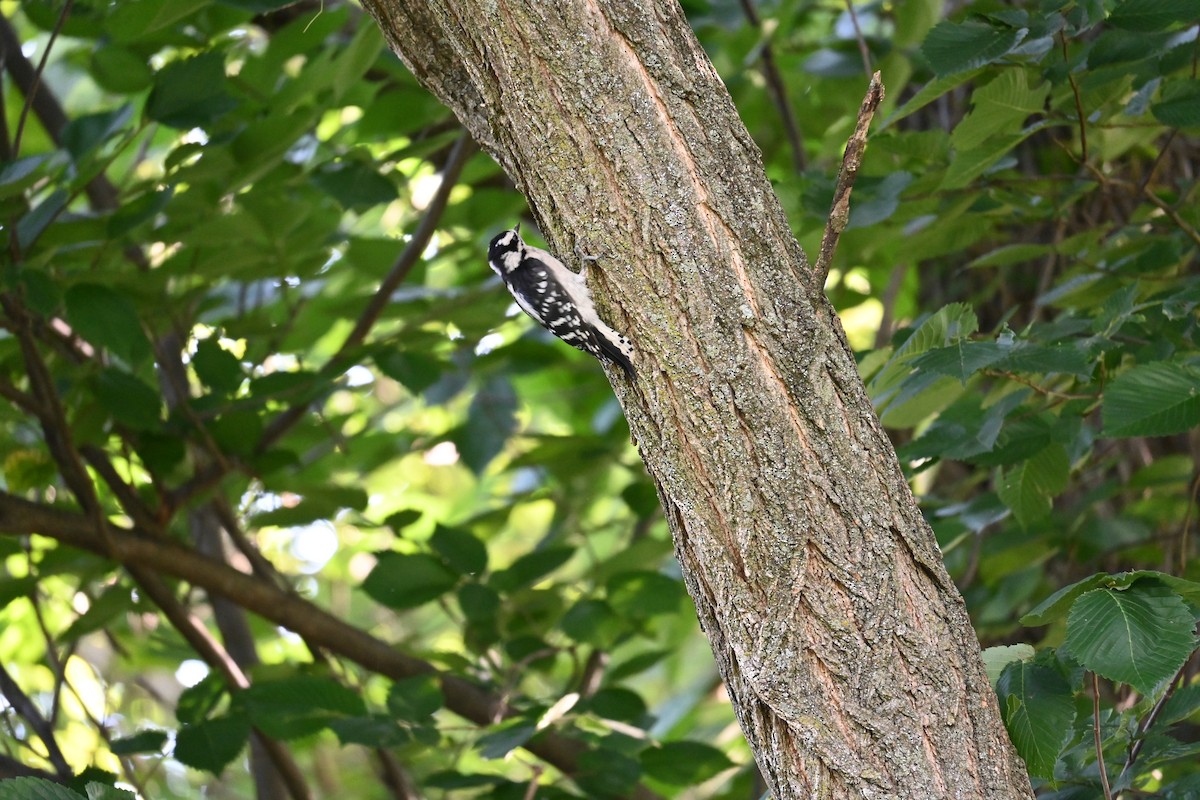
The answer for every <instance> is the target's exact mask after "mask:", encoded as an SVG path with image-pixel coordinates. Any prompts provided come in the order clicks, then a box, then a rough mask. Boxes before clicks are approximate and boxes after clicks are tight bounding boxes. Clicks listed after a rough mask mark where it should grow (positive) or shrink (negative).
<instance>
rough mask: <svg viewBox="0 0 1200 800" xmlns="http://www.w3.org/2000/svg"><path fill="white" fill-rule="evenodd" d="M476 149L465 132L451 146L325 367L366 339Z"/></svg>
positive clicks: (300, 410) (297, 408) (287, 416)
mask: <svg viewBox="0 0 1200 800" xmlns="http://www.w3.org/2000/svg"><path fill="white" fill-rule="evenodd" d="M476 149H477V148H476V146H475V143H474V141H472V139H471V137H470V136H469V135H468V134H466V133H464V134H463V135H462V136H461V137H460V138H459V140H458V141H457V142H455V143H454V148H453V149H452V150H451V151H450V156H449V158H448V159H447V160H446V166H445V167H443V168H442V182H441V184H440V185H439V186H438V189H437V191H436V192H435V193H434V195H433V199H431V200H430V201H429V205H428V206H426V208H425V214H424V216H422V217H421V221H420V223H418V224H417V229H416V230H415V231H413V234H412V238H411V239H409V241H408V244H407V245H406V246H405V248H404V250H403V252H401V253H400V257H399V258H398V259H397V260H396V263H395V264H394V265H393V266H392V269H391V271H390V272H388V274H387V276H386V277H385V278H384V279H383V282H382V283H380V284H379V289H378V290H377V291H376V292H375V294H374V295H373V296H372V297H371V300H370V302H368V303H367V307H366V308H364V309H363V312H362V314H360V315H359V317H358V321H357V322H355V323H354V328H353V329H352V330H351V331H350V333H349V334H348V335H347V336H346V339H345V341H343V342H342V346H341V347H339V348H338V350H337V352H336V353H334V355H333V357H332V358H330V359H329V363H328V364H327V365H326V366H327V367H328V366H329V365H332V364H337V363H339V362H340V361H342V360H343V359H344V358H345V357H346V356H347V355H348V354H349V353H350V351H352V350H353V349H354V348H356V347H358V346H359V345H360V344H362V343H363V342H364V341H366V338H367V334H368V333H370V331H371V328H372V327H374V325H375V323H376V322H377V321H378V320H379V315H380V314H382V313H383V310H384V309H385V308H387V305H388V303H390V302H391V301H392V294H393V293H394V292H395V291H396V289H397V288H398V287H399V286H400V284H401V283H403V282H404V279H405V278H407V277H408V273H410V272H411V271H412V269H413V267H415V266H416V265H417V263H418V262H419V261H420V260H421V255H422V254H423V253H424V252H425V249H426V248H427V247H429V241H430V240H431V239H432V238H433V234H434V233H436V232H437V228H438V224H439V223H441V220H442V214H443V213H444V212H445V210H446V204H447V203H448V202H449V200H450V192H451V191H452V190H453V189H454V187H455V186H457V185H458V179H459V176H460V175H461V174H462V169H463V167H464V166H465V165H466V163H467V160H468V159H469V158H470V157H471V155H472V154H474V152H475V150H476ZM307 412H308V406H307V405H306V404H301V405H294V406H292V407H291V408H289V409H288V410H287V411H284V412H283V413H281V414H280V415H279V416H278V417H276V418H275V419H274V420H272V421H271V423H270V424H269V425H268V426H267V429H266V430H265V431H263V435H262V439H261V440H260V441H259V443H258V452H260V453H261V452H262V451H264V450H266V449H267V448H268V447H270V446H271V445H273V444H274V443H275V442H277V441H279V439H280V437H282V436H283V435H284V434H285V433H287V431H288V430H290V429H291V427H292V426H293V425H295V424H296V423H297V422H299V421H300V419H301V418H302V417H303V416H304V415H305V413H307Z"/></svg>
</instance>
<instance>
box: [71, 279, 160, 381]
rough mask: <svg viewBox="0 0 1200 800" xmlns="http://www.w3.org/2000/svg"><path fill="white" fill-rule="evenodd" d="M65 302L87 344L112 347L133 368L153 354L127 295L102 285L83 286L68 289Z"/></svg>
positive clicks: (76, 328)
mask: <svg viewBox="0 0 1200 800" xmlns="http://www.w3.org/2000/svg"><path fill="white" fill-rule="evenodd" d="M63 299H64V300H65V302H66V307H67V321H68V322H70V323H71V327H72V328H73V329H74V330H75V332H76V333H78V334H79V335H80V336H82V337H83V338H84V339H86V340H87V341H89V342H91V343H92V344H94V345H96V346H99V347H106V348H108V349H109V350H110V351H112V352H113V353H115V354H116V355H118V356H120V357H121V358H122V359H123V360H124V361H125V362H126V363H127V364H130V365H137V364H138V363H140V362H141V361H142V360H143V359H145V358H147V357H148V356H149V355H150V340H149V339H147V338H146V334H145V332H144V331H143V330H142V323H141V320H139V318H138V314H137V309H136V308H135V307H134V305H133V303H132V302H131V301H130V299H129V298H128V297H126V296H125V295H124V294H121V293H120V292H117V291H115V290H113V289H110V288H109V287H107V286H102V285H100V284H95V283H79V284H76V285H74V286H72V287H71V288H70V289H67V291H66V294H65V295H64V296H63Z"/></svg>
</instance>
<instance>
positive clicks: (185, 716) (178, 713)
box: [175, 672, 228, 725]
mask: <svg viewBox="0 0 1200 800" xmlns="http://www.w3.org/2000/svg"><path fill="white" fill-rule="evenodd" d="M227 691H228V689H227V688H226V686H225V681H224V680H223V679H222V678H221V676H220V674H218V673H216V672H210V673H208V674H207V675H205V676H204V677H203V678H201V679H200V681H199V682H198V683H195V684H193V685H191V686H189V687H188V688H186V689H184V690H183V691H182V692H180V694H179V701H178V702H177V703H176V704H175V718H176V719H178V720H179V722H180V723H182V724H184V725H190V724H193V723H197V722H200V721H201V720H203V719H205V718H206V717H207V716H208V715H209V714H210V713H211V712H212V711H213V709H214V708H216V706H217V703H218V702H220V700H221V698H223V697H224V696H225V695H226V693H227Z"/></svg>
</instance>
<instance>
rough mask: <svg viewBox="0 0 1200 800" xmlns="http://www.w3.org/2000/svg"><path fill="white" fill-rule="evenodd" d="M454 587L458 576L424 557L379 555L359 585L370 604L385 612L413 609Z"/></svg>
mask: <svg viewBox="0 0 1200 800" xmlns="http://www.w3.org/2000/svg"><path fill="white" fill-rule="evenodd" d="M457 584H458V574H457V573H455V572H453V571H452V570H451V569H450V568H449V567H447V566H446V565H445V564H443V563H442V561H441V559H439V558H436V557H434V556H431V555H428V554H426V553H412V554H404V553H381V554H380V555H379V561H378V562H377V563H376V564H375V568H374V569H372V570H371V573H370V574H369V575H367V578H366V580H364V581H363V583H362V588H363V591H364V592H366V593H367V594H368V595H369V596H370V597H371V599H372V600H374V601H375V602H377V603H382V604H383V605H385V606H387V607H388V608H400V609H403V608H415V607H417V606H419V605H422V604H423V603H428V602H429V601H430V600H434V599H436V598H438V597H441V596H442V595H443V594H445V593H446V592H449V591H450V590H452V589H453V588H454V587H455V586H456V585H457Z"/></svg>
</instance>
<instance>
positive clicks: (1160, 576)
mask: <svg viewBox="0 0 1200 800" xmlns="http://www.w3.org/2000/svg"><path fill="white" fill-rule="evenodd" d="M1147 578H1149V579H1151V580H1153V581H1155V582H1157V583H1161V584H1165V585H1167V586H1169V587H1170V588H1171V589H1173V590H1174V591H1175V592H1176V593H1177V594H1178V595H1179V596H1180V597H1182V598H1184V599H1185V600H1187V601H1188V602H1189V603H1193V604H1195V605H1200V583H1197V582H1195V581H1189V580H1187V579H1186V578H1178V577H1176V576H1174V575H1167V574H1166V573H1163V572H1156V571H1154V570H1149V569H1138V570H1131V571H1129V572H1121V573H1118V574H1115V575H1114V574H1110V573H1107V572H1097V573H1096V574H1095V575H1089V576H1088V577H1086V578H1084V579H1083V580H1081V581H1077V582H1075V583H1072V584H1071V585H1070V586H1064V587H1063V588H1061V589H1059V590H1058V591H1057V592H1055V593H1054V594H1052V595H1050V596H1049V597H1047V598H1046V599H1045V600H1043V601H1042V602H1040V603H1038V604H1037V606H1035V607H1034V608H1033V610H1032V611H1030V612H1029V613H1028V614H1026V615H1025V616H1023V617H1021V624H1022V625H1026V626H1029V627H1037V626H1039V625H1048V624H1050V623H1051V622H1053V621H1054V620H1056V619H1061V618H1062V617H1064V616H1066V615H1067V613H1068V612H1069V611H1070V609H1071V606H1072V605H1074V603H1075V600H1076V599H1077V598H1079V597H1080V595H1082V594H1084V593H1085V592H1088V591H1091V590H1092V589H1095V588H1097V587H1100V586H1103V587H1106V588H1109V589H1115V590H1122V589H1128V588H1129V587H1131V586H1133V585H1134V584H1135V583H1137V582H1138V581H1140V580H1144V579H1147Z"/></svg>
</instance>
